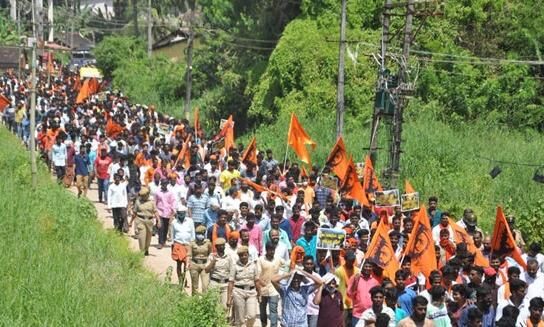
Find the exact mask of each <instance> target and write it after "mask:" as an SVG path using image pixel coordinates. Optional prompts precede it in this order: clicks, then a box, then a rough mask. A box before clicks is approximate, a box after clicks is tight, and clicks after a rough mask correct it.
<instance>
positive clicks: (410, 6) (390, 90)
mask: <svg viewBox="0 0 544 327" xmlns="http://www.w3.org/2000/svg"><path fill="white" fill-rule="evenodd" d="M430 2H436V1H431V0H420V1H417V2H416V0H402V2H395V3H393V0H385V4H384V13H383V26H382V42H381V43H382V44H381V58H380V61H381V62H380V69H379V73H378V82H377V89H376V99H375V103H374V114H373V119H372V131H371V136H370V148H369V150H370V155H371V158H372V160H373V161H375V160H376V157H377V153H378V149H379V148H378V134H379V130H380V125H382V124H383V125H385V127H386V128H387V132H386V133H387V136H388V138H389V140H388V142H389V145H388V149H389V156H388V163H387V167H386V168H385V169H384V170H383V177H384V180H385V181H386V184H387V187H389V188H396V187H397V184H398V180H399V176H400V158H401V154H402V147H401V145H402V125H403V114H404V109H405V108H406V106H407V105H408V97H409V96H410V95H411V94H413V91H414V83H413V82H411V81H410V76H409V69H408V59H409V57H410V46H411V45H412V42H413V40H414V37H415V35H414V32H413V30H414V28H413V20H414V15H415V14H416V12H415V11H416V9H415V5H416V3H418V4H425V3H430ZM395 8H405V10H406V11H405V14H404V25H403V26H402V28H403V29H404V31H403V33H399V34H402V40H401V42H400V43H401V48H402V54H401V55H400V56H398V57H397V60H396V61H397V62H398V67H397V68H398V69H397V70H396V72H391V71H390V70H389V69H388V67H387V57H388V56H395V54H391V53H389V52H388V47H389V43H390V42H391V41H392V40H391V38H390V35H394V34H396V33H390V31H389V29H390V17H391V16H392V15H396V16H397V15H398V14H396V13H393V12H392V11H393V9H395ZM436 14H437V13H436V12H432V13H429V12H422V13H418V15H419V16H434V15H436ZM399 57H400V58H399Z"/></svg>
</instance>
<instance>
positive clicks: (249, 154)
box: [242, 137, 257, 166]
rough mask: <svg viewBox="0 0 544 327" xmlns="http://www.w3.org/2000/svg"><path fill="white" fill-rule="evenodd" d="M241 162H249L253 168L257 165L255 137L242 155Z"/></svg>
mask: <svg viewBox="0 0 544 327" xmlns="http://www.w3.org/2000/svg"><path fill="white" fill-rule="evenodd" d="M242 162H243V163H246V162H250V163H252V164H253V165H255V166H256V165H257V139H256V138H255V137H253V139H252V140H251V142H249V144H248V146H247V148H246V150H245V151H244V153H243V154H242Z"/></svg>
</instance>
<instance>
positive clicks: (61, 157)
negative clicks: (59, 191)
mask: <svg viewBox="0 0 544 327" xmlns="http://www.w3.org/2000/svg"><path fill="white" fill-rule="evenodd" d="M67 157H68V152H67V149H66V145H65V144H64V143H62V139H61V138H60V137H57V138H56V139H55V144H53V147H52V148H51V160H52V161H53V165H54V166H55V174H56V175H57V183H59V184H60V183H62V179H63V178H64V175H65V174H66V159H67Z"/></svg>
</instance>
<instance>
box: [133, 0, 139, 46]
mask: <svg viewBox="0 0 544 327" xmlns="http://www.w3.org/2000/svg"><path fill="white" fill-rule="evenodd" d="M132 20H133V24H134V36H135V37H138V36H139V35H140V30H139V28H138V0H132Z"/></svg>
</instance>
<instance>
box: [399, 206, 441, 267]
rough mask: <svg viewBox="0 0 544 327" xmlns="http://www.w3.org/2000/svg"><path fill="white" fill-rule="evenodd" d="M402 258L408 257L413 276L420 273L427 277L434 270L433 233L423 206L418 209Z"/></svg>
mask: <svg viewBox="0 0 544 327" xmlns="http://www.w3.org/2000/svg"><path fill="white" fill-rule="evenodd" d="M404 256H409V257H410V259H411V261H412V266H411V269H412V273H413V274H414V275H417V274H418V273H420V272H421V273H423V274H424V275H425V276H426V277H428V276H429V274H430V273H431V271H433V270H435V269H436V256H435V252H434V240H433V233H432V230H431V225H430V222H429V218H428V217H427V209H426V208H425V205H422V206H421V208H419V212H418V213H417V215H416V218H415V219H414V228H413V229H412V233H411V234H410V238H409V239H408V244H407V245H406V249H405V250H404Z"/></svg>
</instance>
